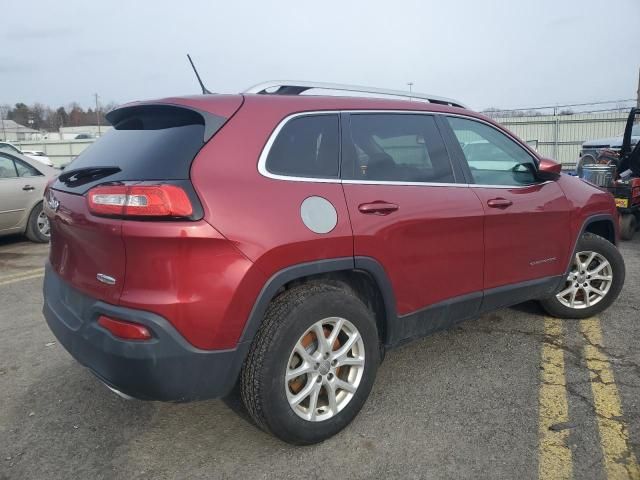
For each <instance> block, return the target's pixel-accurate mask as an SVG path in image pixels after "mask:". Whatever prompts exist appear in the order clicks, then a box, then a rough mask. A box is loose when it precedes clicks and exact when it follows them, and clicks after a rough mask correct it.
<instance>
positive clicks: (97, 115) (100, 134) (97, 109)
mask: <svg viewBox="0 0 640 480" xmlns="http://www.w3.org/2000/svg"><path fill="white" fill-rule="evenodd" d="M93 96H94V97H95V99H96V119H97V120H98V137H101V136H102V132H100V110H99V106H98V94H97V93H94V94H93Z"/></svg>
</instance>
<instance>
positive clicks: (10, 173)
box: [0, 155, 18, 178]
mask: <svg viewBox="0 0 640 480" xmlns="http://www.w3.org/2000/svg"><path fill="white" fill-rule="evenodd" d="M17 176H18V173H17V172H16V167H15V164H14V163H13V160H11V159H10V158H9V157H5V156H3V155H0V178H16V177H17Z"/></svg>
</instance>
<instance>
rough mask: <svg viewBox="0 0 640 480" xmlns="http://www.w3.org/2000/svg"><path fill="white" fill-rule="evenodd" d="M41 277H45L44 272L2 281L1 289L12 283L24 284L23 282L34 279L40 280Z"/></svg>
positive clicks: (0, 282) (0, 283)
mask: <svg viewBox="0 0 640 480" xmlns="http://www.w3.org/2000/svg"><path fill="white" fill-rule="evenodd" d="M40 277H44V272H42V273H36V274H34V275H26V276H23V277H17V278H12V279H11V280H2V281H0V287H1V286H2V285H9V284H10V283H17V282H22V281H23V280H30V279H32V278H40Z"/></svg>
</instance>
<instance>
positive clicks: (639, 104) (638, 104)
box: [636, 68, 640, 108]
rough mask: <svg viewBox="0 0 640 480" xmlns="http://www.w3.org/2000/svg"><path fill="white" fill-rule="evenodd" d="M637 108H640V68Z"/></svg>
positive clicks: (639, 72) (639, 70)
mask: <svg viewBox="0 0 640 480" xmlns="http://www.w3.org/2000/svg"><path fill="white" fill-rule="evenodd" d="M636 107H638V108H640V68H639V69H638V92H637V96H636Z"/></svg>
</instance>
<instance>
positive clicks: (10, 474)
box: [0, 235, 640, 480]
mask: <svg viewBox="0 0 640 480" xmlns="http://www.w3.org/2000/svg"><path fill="white" fill-rule="evenodd" d="M621 248H622V252H623V255H624V257H625V261H626V265H627V280H626V284H625V287H624V290H623V292H622V294H621V296H620V298H619V299H618V301H617V302H616V303H615V304H614V305H613V306H612V307H611V308H610V309H609V310H607V311H605V312H604V313H602V314H601V315H600V316H599V317H598V319H592V320H589V321H583V322H580V321H577V320H576V321H562V322H559V321H554V320H553V319H545V317H544V315H543V314H542V312H541V311H540V310H539V308H538V307H537V305H536V304H535V303H527V304H523V305H519V306H517V307H514V308H510V309H504V310H500V311H498V312H496V313H493V314H490V315H485V316H483V317H482V318H480V319H478V320H472V321H468V322H466V323H464V324H462V325H460V326H459V327H457V328H454V329H452V330H449V331H446V332H442V333H438V334H435V335H433V336H430V337H428V338H425V339H422V340H418V341H415V342H413V343H411V344H409V345H407V346H405V347H403V348H400V349H398V350H394V351H392V352H389V353H388V354H387V357H386V359H385V362H384V363H383V364H382V366H381V368H380V370H379V373H378V378H377V381H376V384H375V387H374V390H373V392H372V394H371V397H370V398H369V400H368V402H367V404H366V405H365V407H364V409H363V411H362V412H361V413H360V415H359V416H358V417H357V418H356V420H355V421H354V422H353V423H352V424H351V425H350V426H349V427H347V428H346V429H345V430H344V431H343V432H342V433H340V434H339V435H337V436H336V437H334V438H332V439H330V440H328V441H326V442H324V443H323V444H320V445H317V446H312V447H304V448H300V447H291V446H289V445H286V444H284V443H282V442H280V441H278V440H276V439H274V438H273V437H271V436H269V435H266V434H264V433H262V432H261V431H259V430H257V429H256V428H255V427H253V426H252V425H251V424H250V423H249V422H248V421H246V420H245V419H244V418H242V417H241V416H238V415H236V414H235V413H234V412H233V410H232V407H233V408H235V406H234V405H233V403H232V402H227V403H225V402H222V401H217V400H215V401H206V402H198V403H191V404H179V405H176V404H162V403H152V402H142V401H126V400H123V399H121V398H120V397H118V396H116V395H115V394H113V393H111V392H110V391H109V390H107V389H106V387H104V386H103V385H102V384H101V383H100V382H99V381H98V380H96V379H95V378H94V377H93V376H92V375H91V373H89V372H88V371H86V370H85V369H84V368H82V367H81V366H80V365H78V364H77V363H76V362H75V361H74V360H73V359H72V358H71V357H70V356H69V355H68V354H67V352H66V351H65V350H64V349H63V348H62V347H61V346H60V345H58V344H57V343H56V341H55V338H54V337H53V335H52V334H51V332H50V331H49V329H48V327H47V326H46V324H45V322H44V320H43V318H42V314H41V308H42V298H41V286H42V272H41V269H42V266H43V262H44V260H45V258H46V254H47V246H42V245H35V244H31V243H28V242H26V241H23V240H22V239H21V238H15V237H14V238H5V239H0V304H1V305H2V308H1V309H0V479H2V480H5V479H47V480H53V479H75V478H78V479H80V478H81V479H86V478H91V479H112V478H127V479H165V478H166V479H174V478H175V479H183V478H190V479H192V478H196V479H200V478H202V479H204V478H216V479H217V478H309V479H314V478H354V479H357V478H398V477H402V478H435V479H439V478H474V479H477V478H491V479H513V478H516V477H517V478H519V479H533V478H551V477H549V475H552V476H556V477H559V476H562V475H561V474H568V475H572V476H573V478H581V479H605V478H634V477H635V475H636V470H634V469H633V465H632V463H631V462H632V460H633V459H635V460H636V461H637V459H639V458H640V346H639V343H640V342H639V340H640V336H639V335H638V324H639V322H640V288H639V285H640V235H638V236H636V239H635V240H634V241H633V242H626V243H623V244H622V245H621ZM558 352H559V353H558ZM548 472H551V473H548ZM625 472H626V476H625ZM635 478H640V477H635Z"/></svg>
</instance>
